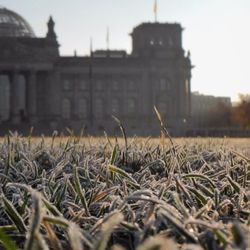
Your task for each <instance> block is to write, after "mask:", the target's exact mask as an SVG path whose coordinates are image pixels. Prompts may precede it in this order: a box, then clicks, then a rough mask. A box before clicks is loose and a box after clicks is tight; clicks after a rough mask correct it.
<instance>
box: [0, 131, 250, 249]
mask: <svg viewBox="0 0 250 250" xmlns="http://www.w3.org/2000/svg"><path fill="white" fill-rule="evenodd" d="M123 136H124V137H125V139H126V140H125V141H124V139H110V138H108V137H106V138H90V137H89V138H79V137H74V136H73V135H72V136H70V137H68V138H65V137H64V138H62V137H55V136H53V137H52V138H40V139H39V138H37V139H34V138H30V137H29V138H22V137H21V136H18V135H11V136H7V137H5V138H3V139H2V140H1V141H0V246H1V245H2V246H5V247H6V248H8V247H9V248H10V247H11V249H17V247H18V248H21V249H57V250H58V249H100V250H101V249H103V250H104V249H111V248H112V249H138V250H146V249H247V248H249V247H250V243H249V239H248V237H247V235H249V233H250V229H249V226H250V225H249V224H250V217H249V216H250V188H249V186H250V180H249V178H250V159H249V158H248V157H249V154H247V152H249V145H248V144H247V143H246V141H242V142H241V141H232V140H229V139H223V140H222V139H221V140H219V139H214V140H209V139H207V140H201V139H196V140H194V139H189V140H188V139H186V140H173V139H171V140H169V138H167V140H166V139H164V138H161V139H160V140H157V139H150V138H147V139H140V138H136V137H134V138H130V139H128V138H126V135H125V133H124V134H123ZM167 136H168V135H167ZM124 142H125V143H124ZM244 143H245V144H244Z"/></svg>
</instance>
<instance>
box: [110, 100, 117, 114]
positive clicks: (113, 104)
mask: <svg viewBox="0 0 250 250" xmlns="http://www.w3.org/2000/svg"><path fill="white" fill-rule="evenodd" d="M111 113H112V114H118V113H119V100H118V99H112V100H111Z"/></svg>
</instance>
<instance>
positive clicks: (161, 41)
mask: <svg viewBox="0 0 250 250" xmlns="http://www.w3.org/2000/svg"><path fill="white" fill-rule="evenodd" d="M158 44H159V45H160V46H163V40H162V38H160V39H159V41H158Z"/></svg>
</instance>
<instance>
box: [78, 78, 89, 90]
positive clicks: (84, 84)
mask: <svg viewBox="0 0 250 250" xmlns="http://www.w3.org/2000/svg"><path fill="white" fill-rule="evenodd" d="M79 85H80V90H86V89H87V88H88V81H87V80H85V79H81V80H80V82H79Z"/></svg>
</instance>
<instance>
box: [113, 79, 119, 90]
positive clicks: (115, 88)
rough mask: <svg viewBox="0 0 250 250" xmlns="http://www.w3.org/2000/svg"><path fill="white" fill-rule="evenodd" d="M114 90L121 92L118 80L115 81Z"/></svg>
mask: <svg viewBox="0 0 250 250" xmlns="http://www.w3.org/2000/svg"><path fill="white" fill-rule="evenodd" d="M112 88H113V90H119V82H118V81H116V80H115V81H113V84H112Z"/></svg>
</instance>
